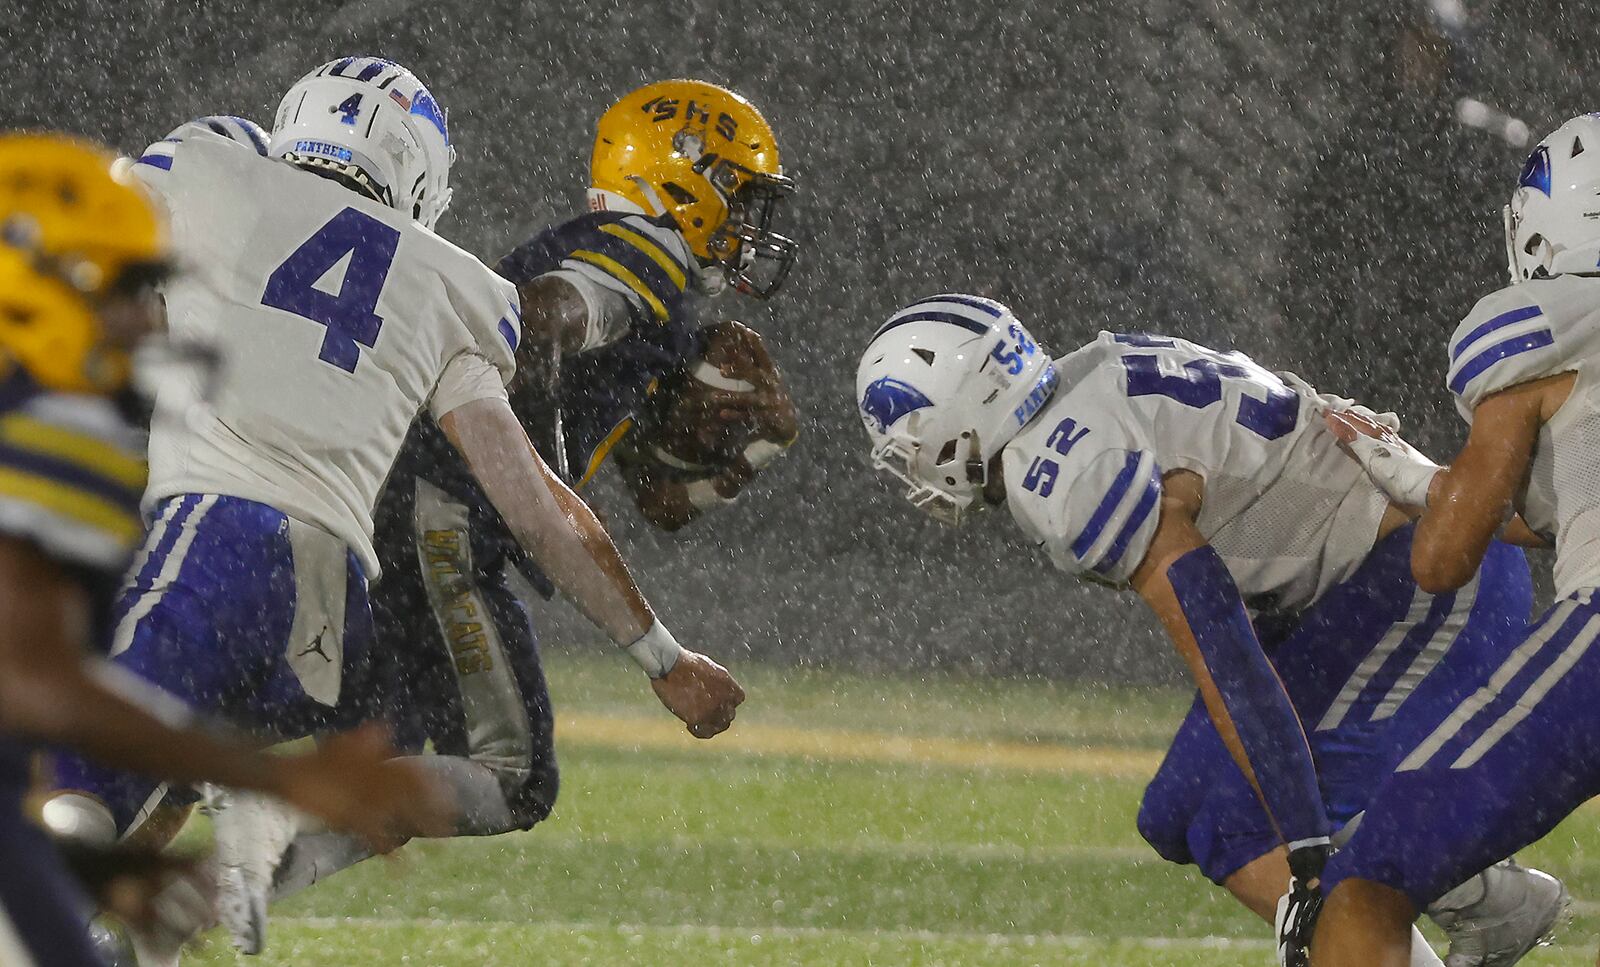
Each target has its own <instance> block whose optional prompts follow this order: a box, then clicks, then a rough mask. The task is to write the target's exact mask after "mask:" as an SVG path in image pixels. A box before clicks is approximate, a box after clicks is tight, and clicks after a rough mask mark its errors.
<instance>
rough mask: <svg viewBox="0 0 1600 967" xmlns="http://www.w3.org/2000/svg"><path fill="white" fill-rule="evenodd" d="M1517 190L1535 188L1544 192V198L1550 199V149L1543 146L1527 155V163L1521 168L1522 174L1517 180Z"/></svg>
mask: <svg viewBox="0 0 1600 967" xmlns="http://www.w3.org/2000/svg"><path fill="white" fill-rule="evenodd" d="M1517 187H1518V188H1535V189H1537V190H1539V191H1542V192H1544V195H1545V197H1546V198H1549V197H1550V149H1549V148H1547V147H1545V146H1544V145H1540V146H1539V147H1537V148H1535V149H1534V152H1533V154H1530V155H1528V161H1527V163H1526V164H1524V165H1523V166H1522V174H1521V175H1520V176H1519V177H1518V178H1517Z"/></svg>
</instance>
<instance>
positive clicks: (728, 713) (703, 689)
mask: <svg viewBox="0 0 1600 967" xmlns="http://www.w3.org/2000/svg"><path fill="white" fill-rule="evenodd" d="M650 687H651V688H653V689H655V693H656V697H657V698H659V699H661V704H662V705H665V706H666V707H667V709H668V710H669V711H671V712H672V714H673V715H676V716H677V717H678V718H680V719H682V720H683V721H684V724H686V725H687V726H689V734H690V735H692V736H694V737H695V738H697V739H709V738H711V737H712V736H714V735H717V734H718V733H720V732H725V731H727V728H728V726H729V725H732V724H733V716H734V714H735V712H736V710H737V709H738V707H739V705H740V703H741V702H743V701H744V689H743V688H740V687H739V683H738V682H736V681H734V680H733V676H732V675H730V674H728V670H727V669H726V668H723V667H722V666H721V665H719V664H717V663H716V662H714V661H712V660H711V659H709V658H707V657H706V656H705V655H701V654H697V653H696V652H692V651H688V650H685V651H684V652H683V653H682V654H681V655H679V656H678V661H677V664H675V665H673V666H672V670H671V671H669V672H667V673H666V674H665V675H663V676H662V677H660V678H653V679H651V680H650Z"/></svg>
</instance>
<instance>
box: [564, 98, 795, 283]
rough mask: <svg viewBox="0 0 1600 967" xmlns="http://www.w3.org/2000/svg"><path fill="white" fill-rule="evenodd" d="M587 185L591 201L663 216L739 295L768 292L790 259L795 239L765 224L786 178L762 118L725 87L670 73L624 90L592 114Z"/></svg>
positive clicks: (785, 189) (786, 187)
mask: <svg viewBox="0 0 1600 967" xmlns="http://www.w3.org/2000/svg"><path fill="white" fill-rule="evenodd" d="M589 185H590V187H589V207H590V208H593V209H596V210H610V209H622V210H626V211H634V210H637V211H642V212H646V213H648V214H651V215H661V214H670V215H671V216H672V217H673V219H674V220H675V221H676V222H677V224H678V229H679V230H680V231H681V232H683V236H684V238H685V240H687V241H688V243H689V248H690V250H692V251H693V252H694V254H695V255H696V256H697V257H698V258H699V259H700V261H701V262H702V264H703V265H704V266H705V267H706V268H707V269H709V270H710V272H709V273H708V276H710V277H711V278H712V279H713V280H715V278H716V277H717V276H721V277H722V278H723V279H725V280H726V281H727V282H730V283H732V285H733V286H734V288H736V289H738V290H739V291H740V292H743V293H745V294H746V295H753V296H756V297H758V298H762V299H765V298H767V297H769V296H771V295H772V294H773V293H774V292H776V291H777V290H778V287H779V286H780V285H782V284H783V280H784V278H785V277H786V276H787V275H788V274H789V269H790V268H791V267H792V266H793V265H794V259H795V253H796V250H797V248H798V246H797V245H796V244H795V242H794V241H793V240H792V239H788V238H785V237H784V236H782V235H778V234H776V233H775V232H773V231H772V230H771V228H770V226H771V223H772V219H773V217H774V215H776V213H777V208H778V203H779V201H780V200H781V199H783V198H784V197H785V196H787V195H788V194H789V193H790V192H792V191H794V182H793V181H792V180H791V179H789V178H788V177H786V176H785V175H784V174H783V166H782V165H780V164H779V163H778V144H777V141H776V140H775V139H774V138H773V135H772V128H771V127H770V126H769V125H768V124H767V119H766V118H764V117H762V116H761V112H760V111H758V110H756V109H755V106H754V105H752V104H751V103H750V102H749V101H747V100H745V99H744V98H742V97H740V96H739V95H737V94H735V93H734V92H732V91H730V90H727V89H726V88H722V87H718V86H717V85H715V84H709V83H707V82H705V81H695V80H670V81H658V82H656V83H654V84H647V85H645V86H644V87H641V88H639V89H638V90H636V91H634V92H632V93H630V94H627V95H625V96H624V97H623V98H622V99H621V100H620V101H618V102H617V103H616V104H613V105H612V106H611V107H610V108H609V109H608V110H607V111H606V112H605V114H603V115H601V116H600V123H599V124H598V125H597V130H596V133H595V142H594V155H593V157H592V159H591V160H590V164H589ZM757 260H761V261H763V262H766V263H768V264H767V265H765V266H763V267H762V268H761V269H758V268H757Z"/></svg>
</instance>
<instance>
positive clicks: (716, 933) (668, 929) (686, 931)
mask: <svg viewBox="0 0 1600 967" xmlns="http://www.w3.org/2000/svg"><path fill="white" fill-rule="evenodd" d="M272 920H273V923H278V924H294V925H299V926H304V927H311V928H313V929H318V930H324V929H333V928H337V927H349V926H360V927H373V928H376V929H379V930H391V929H402V928H405V927H428V928H430V929H431V928H436V927H437V928H446V929H447V928H452V927H481V928H488V929H490V930H522V929H525V928H528V927H535V928H538V927H553V928H556V929H560V930H585V931H603V932H610V933H621V934H649V933H656V934H663V933H664V934H677V935H680V936H703V937H706V938H709V939H712V940H716V939H720V938H723V937H746V938H752V939H754V938H760V937H845V938H859V939H863V940H868V939H870V940H898V941H907V942H913V943H918V942H921V943H938V942H940V941H958V942H962V941H964V942H972V941H977V942H980V943H989V944H994V945H996V946H1001V945H1008V946H1052V947H1066V948H1081V949H1098V948H1101V947H1106V946H1115V945H1124V946H1130V947H1142V948H1148V949H1152V950H1170V949H1183V950H1194V949H1211V950H1270V949H1272V947H1273V942H1272V940H1271V939H1269V938H1266V937H1260V938H1254V937H1252V938H1239V937H1095V936H1091V935H1089V934H1078V933H985V932H980V931H970V930H948V931H946V930H903V929H883V930H860V929H843V928H838V927H793V926H776V925H772V924H765V925H758V926H725V927H724V926H706V925H703V924H691V923H675V924H664V925H662V924H637V923H603V922H597V921H586V920H554V921H530V922H528V923H516V922H513V921H510V920H440V919H434V918H430V917H273V918H272ZM1262 929H1263V930H1265V929H1266V928H1265V927H1263V928H1262Z"/></svg>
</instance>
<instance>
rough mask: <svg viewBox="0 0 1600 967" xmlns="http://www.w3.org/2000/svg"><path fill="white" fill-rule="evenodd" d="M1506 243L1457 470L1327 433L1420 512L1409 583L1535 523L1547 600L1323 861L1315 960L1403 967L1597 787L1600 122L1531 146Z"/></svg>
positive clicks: (1345, 425) (1467, 339)
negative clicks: (1426, 918) (1405, 943)
mask: <svg viewBox="0 0 1600 967" xmlns="http://www.w3.org/2000/svg"><path fill="white" fill-rule="evenodd" d="M1506 243H1507V249H1508V255H1509V258H1510V270H1511V280H1512V284H1511V285H1510V286H1508V287H1506V288H1504V289H1501V290H1500V291H1498V292H1496V293H1494V294H1492V295H1490V296H1488V297H1486V298H1484V299H1483V300H1482V301H1481V302H1479V303H1478V304H1477V306H1476V307H1474V308H1473V310H1472V312H1471V313H1470V314H1469V315H1468V316H1467V318H1466V319H1465V320H1463V321H1462V323H1461V325H1460V326H1459V327H1458V328H1457V329H1456V332H1455V335H1454V336H1453V337H1452V338H1451V340H1450V370H1449V376H1448V378H1447V382H1448V386H1449V389H1450V392H1451V394H1452V395H1453V396H1454V397H1455V401H1456V409H1457V410H1458V411H1459V412H1460V413H1461V415H1462V417H1463V418H1465V419H1466V420H1467V422H1468V423H1470V424H1471V427H1472V429H1471V432H1470V434H1469V435H1468V438H1467V443H1466V446H1465V447H1464V448H1463V449H1462V451H1461V453H1460V454H1459V455H1457V457H1456V459H1455V460H1454V462H1452V463H1451V465H1450V466H1449V467H1448V468H1447V469H1441V468H1439V467H1437V466H1434V465H1432V464H1431V463H1428V462H1427V461H1425V460H1422V459H1419V458H1418V457H1417V456H1416V455H1415V453H1414V452H1413V451H1411V450H1410V449H1409V448H1408V447H1406V446H1405V445H1404V444H1403V443H1402V442H1401V441H1400V440H1399V439H1398V438H1397V437H1396V436H1395V435H1394V434H1392V433H1389V432H1387V431H1384V430H1382V428H1378V427H1373V426H1371V425H1370V424H1367V423H1365V422H1364V421H1358V420H1349V419H1341V420H1339V421H1337V422H1336V426H1337V428H1338V429H1339V431H1340V432H1341V433H1342V434H1343V435H1344V436H1345V437H1346V438H1347V439H1348V440H1349V442H1350V444H1351V446H1352V449H1353V451H1354V452H1356V453H1357V454H1358V455H1359V457H1360V458H1361V459H1362V461H1363V462H1364V464H1365V465H1366V467H1367V469H1368V471H1369V473H1371V474H1372V477H1373V479H1374V481H1376V482H1377V483H1379V484H1380V485H1381V486H1383V487H1384V488H1385V489H1386V490H1388V491H1389V492H1390V493H1391V494H1393V495H1394V496H1395V498H1396V499H1398V500H1403V501H1405V502H1407V503H1411V504H1416V505H1419V506H1425V510H1424V511H1423V514H1422V517H1421V520H1420V522H1419V524H1418V526H1417V540H1416V546H1415V548H1414V549H1413V554H1412V567H1413V569H1414V571H1415V573H1416V577H1417V580H1418V582H1419V583H1421V584H1423V585H1424V586H1426V587H1430V588H1439V589H1448V588H1453V587H1456V586H1458V585H1460V584H1461V583H1462V582H1463V581H1464V580H1466V579H1468V578H1469V577H1470V575H1471V573H1472V571H1473V570H1474V568H1476V567H1477V563H1478V561H1479V560H1481V559H1482V558H1483V555H1484V549H1485V548H1486V547H1488V546H1489V544H1490V542H1491V541H1492V540H1493V538H1494V536H1495V535H1496V534H1497V533H1499V532H1500V531H1501V530H1502V528H1507V529H1514V530H1531V531H1532V532H1533V533H1534V534H1537V535H1541V536H1542V538H1543V540H1544V541H1545V542H1546V543H1547V544H1551V545H1553V546H1554V547H1555V551H1556V560H1555V583H1556V597H1557V600H1556V602H1555V604H1554V605H1553V606H1552V607H1551V608H1550V610H1549V611H1548V612H1546V614H1545V615H1544V617H1543V618H1541V619H1540V620H1539V621H1538V623H1536V624H1535V625H1534V626H1533V627H1532V628H1531V629H1530V630H1529V632H1528V633H1527V635H1526V636H1525V637H1524V638H1523V639H1522V640H1521V641H1519V642H1517V643H1515V647H1513V648H1512V649H1511V650H1510V651H1509V652H1508V653H1507V654H1506V655H1505V657H1504V660H1503V661H1502V662H1500V663H1497V664H1496V665H1494V666H1493V667H1491V668H1489V669H1487V670H1486V673H1485V674H1484V675H1483V676H1482V677H1481V679H1480V680H1479V681H1478V682H1477V683H1476V684H1477V685H1478V687H1477V688H1476V689H1474V690H1473V691H1472V692H1471V693H1470V694H1469V695H1468V696H1467V697H1466V698H1465V699H1464V700H1463V701H1462V702H1460V703H1458V704H1457V705H1456V706H1455V707H1454V708H1452V709H1451V710H1450V711H1449V714H1448V715H1447V716H1445V717H1444V718H1443V719H1442V721H1440V722H1439V723H1437V725H1436V727H1435V728H1434V729H1432V730H1430V731H1428V732H1426V733H1425V734H1423V735H1422V736H1421V737H1420V739H1419V741H1418V742H1416V743H1414V744H1412V745H1411V746H1410V747H1409V749H1408V751H1407V752H1406V754H1405V756H1404V758H1403V759H1402V760H1401V761H1400V763H1399V765H1398V766H1397V767H1396V769H1395V771H1394V772H1393V774H1392V775H1390V776H1389V777H1388V778H1387V779H1385V780H1384V782H1383V784H1382V786H1381V787H1380V788H1379V789H1378V791H1377V792H1376V793H1375V795H1374V798H1373V801H1372V804H1371V807H1370V808H1369V810H1368V813H1367V816H1366V818H1365V819H1364V820H1363V822H1362V825H1361V828H1360V829H1359V830H1358V831H1357V833H1356V835H1355V836H1354V837H1353V838H1352V839H1351V841H1350V843H1349V845H1348V847H1347V849H1346V850H1344V851H1343V852H1342V853H1341V854H1340V856H1339V857H1338V858H1337V859H1336V860H1335V861H1334V863H1333V865H1331V866H1330V867H1329V869H1328V874H1329V875H1328V879H1327V883H1326V887H1327V890H1328V903H1327V907H1326V909H1325V911H1324V912H1323V915H1322V918H1321V923H1320V924H1318V925H1317V927H1316V935H1315V945H1314V946H1313V948H1312V951H1311V953H1312V957H1311V960H1312V963H1313V964H1315V965H1317V967H1339V965H1360V967H1384V965H1388V964H1396V963H1402V962H1403V961H1401V960H1400V959H1399V958H1400V953H1399V952H1400V949H1401V947H1400V940H1399V939H1398V938H1400V937H1401V936H1403V934H1404V929H1405V925H1406V924H1409V923H1410V921H1411V918H1412V917H1413V916H1414V915H1415V911H1416V910H1417V909H1418V908H1419V907H1421V906H1422V905H1424V904H1426V903H1427V902H1428V901H1429V900H1430V899H1431V898H1432V897H1434V896H1436V895H1438V893H1439V892H1440V891H1441V890H1445V889H1448V888H1449V887H1450V886H1451V885H1453V884H1454V883H1456V882H1458V881H1459V880H1460V879H1461V877H1462V876H1464V875H1465V873H1463V871H1470V870H1471V869H1472V864H1474V863H1476V862H1478V861H1479V860H1480V859H1481V858H1482V857H1484V856H1489V855H1496V854H1500V853H1504V852H1510V851H1512V850H1516V849H1521V848H1522V847H1524V846H1526V845H1528V844H1530V843H1532V842H1534V841H1536V840H1538V839H1539V838H1541V837H1542V836H1544V835H1545V834H1546V833H1548V832H1550V830H1552V829H1553V828H1555V825H1556V824H1557V823H1559V822H1560V821H1561V820H1562V819H1565V818H1566V817H1567V816H1568V815H1570V814H1571V813H1572V811H1573V810H1575V809H1576V808H1577V807H1578V806H1580V805H1582V804H1583V803H1584V802H1585V801H1587V800H1589V799H1591V798H1593V797H1594V796H1596V795H1600V754H1597V753H1596V745H1595V737H1596V736H1597V735H1600V703H1597V702H1596V701H1595V696H1596V695H1597V694H1600V649H1595V648H1592V647H1591V646H1592V645H1593V644H1594V642H1595V640H1596V638H1600V603H1597V602H1596V601H1595V600H1594V598H1595V589H1596V588H1597V587H1600V383H1597V382H1596V380H1597V373H1596V362H1597V361H1600V117H1597V116H1595V115H1592V114H1590V115H1584V116H1582V117H1578V118H1574V119H1572V120H1571V121H1568V122H1567V123H1566V124H1564V125H1562V126H1561V127H1560V128H1558V129H1557V130H1556V131H1555V132H1554V133H1552V134H1551V135H1550V136H1549V137H1548V138H1546V139H1545V140H1544V141H1543V142H1541V143H1540V144H1539V146H1538V147H1537V148H1536V149H1535V150H1534V152H1533V154H1532V155H1531V156H1530V157H1529V159H1528V161H1527V164H1526V165H1525V166H1524V167H1523V170H1522V175H1521V177H1520V178H1519V179H1518V181H1517V187H1516V189H1515V191H1514V193H1513V194H1512V197H1511V203H1510V205H1508V206H1507V208H1506ZM1513 512H1518V513H1520V517H1516V518H1513V516H1512V515H1513ZM1524 522H1525V523H1524Z"/></svg>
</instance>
